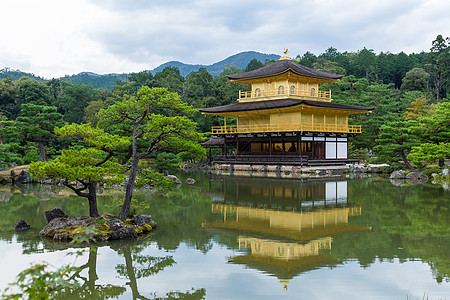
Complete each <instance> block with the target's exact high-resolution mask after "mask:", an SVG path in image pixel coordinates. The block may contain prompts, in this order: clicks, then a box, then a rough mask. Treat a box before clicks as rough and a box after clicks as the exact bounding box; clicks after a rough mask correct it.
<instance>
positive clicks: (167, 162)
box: [155, 152, 181, 172]
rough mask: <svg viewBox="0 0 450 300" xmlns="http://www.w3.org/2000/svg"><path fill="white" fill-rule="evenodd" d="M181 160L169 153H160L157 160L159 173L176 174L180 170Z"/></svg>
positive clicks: (156, 165)
mask: <svg viewBox="0 0 450 300" xmlns="http://www.w3.org/2000/svg"><path fill="white" fill-rule="evenodd" d="M180 164H181V160H180V158H179V157H178V156H177V155H175V154H173V153H169V152H161V153H158V155H157V156H156V159H155V167H156V169H157V170H159V171H168V172H175V171H176V170H177V169H180Z"/></svg>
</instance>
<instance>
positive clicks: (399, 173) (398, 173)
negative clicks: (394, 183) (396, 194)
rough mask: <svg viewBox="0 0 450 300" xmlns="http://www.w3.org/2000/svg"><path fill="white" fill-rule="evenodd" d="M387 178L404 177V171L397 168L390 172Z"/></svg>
mask: <svg viewBox="0 0 450 300" xmlns="http://www.w3.org/2000/svg"><path fill="white" fill-rule="evenodd" d="M389 179H405V171H403V170H397V171H394V172H392V173H391V175H390V176H389Z"/></svg>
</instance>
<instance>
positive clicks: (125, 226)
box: [39, 214, 157, 242]
mask: <svg viewBox="0 0 450 300" xmlns="http://www.w3.org/2000/svg"><path fill="white" fill-rule="evenodd" d="M156 226H157V225H156V222H154V221H153V220H152V219H151V216H149V215H137V216H133V218H132V219H127V220H120V219H118V218H117V217H115V216H113V215H109V214H103V215H101V216H100V217H86V216H81V217H72V216H69V217H62V218H54V219H52V220H51V221H50V222H49V223H48V224H47V225H46V226H45V227H44V228H43V229H42V230H41V232H40V233H39V234H40V235H41V236H44V237H48V238H52V239H53V240H54V241H70V240H72V239H74V238H81V237H83V236H85V235H89V236H90V239H91V240H95V241H96V242H104V241H109V240H120V239H126V238H136V237H138V235H141V234H144V233H147V232H150V231H152V230H153V229H155V228H156Z"/></svg>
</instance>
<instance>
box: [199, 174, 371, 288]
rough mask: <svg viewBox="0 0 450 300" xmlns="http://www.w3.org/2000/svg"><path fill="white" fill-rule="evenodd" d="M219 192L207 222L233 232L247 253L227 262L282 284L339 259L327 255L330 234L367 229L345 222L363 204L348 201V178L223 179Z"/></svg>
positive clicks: (207, 225) (367, 228) (331, 264)
mask: <svg viewBox="0 0 450 300" xmlns="http://www.w3.org/2000/svg"><path fill="white" fill-rule="evenodd" d="M219 195H220V193H218V192H217V191H215V192H214V198H213V203H212V207H211V209H212V213H213V214H215V215H217V216H218V215H221V217H220V219H217V220H216V221H213V222H210V223H207V224H205V226H206V227H207V228H215V229H222V230H227V231H231V232H235V233H236V234H237V242H238V245H239V249H242V250H243V249H245V250H246V251H247V254H245V255H238V256H234V257H231V258H229V262H230V263H234V264H242V265H245V266H247V267H250V268H253V269H257V270H260V271H262V272H264V273H267V274H270V275H272V276H276V277H277V278H278V279H279V280H280V282H282V283H283V284H284V285H285V288H287V283H288V282H289V280H291V279H292V278H294V277H296V276H298V275H300V274H301V273H304V272H307V271H310V270H314V269H317V268H320V267H323V266H333V265H336V264H338V263H340V261H339V259H338V258H336V257H333V256H331V255H330V254H329V253H330V251H331V247H332V241H333V236H335V235H339V234H345V233H350V232H362V231H367V230H370V227H367V226H359V225H353V224H350V223H349V218H350V217H354V216H360V215H361V206H351V205H348V197H347V182H346V181H308V182H301V181H298V180H297V181H295V180H293V181H288V180H279V181H275V180H273V179H272V180H261V178H255V179H250V178H246V179H243V180H238V181H237V182H235V184H229V181H228V180H227V181H224V182H223V189H222V197H219Z"/></svg>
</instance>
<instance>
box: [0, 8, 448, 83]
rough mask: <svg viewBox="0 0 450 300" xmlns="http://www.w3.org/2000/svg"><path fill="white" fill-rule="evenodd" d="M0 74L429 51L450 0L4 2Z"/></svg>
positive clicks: (0, 21)
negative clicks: (245, 54)
mask: <svg viewBox="0 0 450 300" xmlns="http://www.w3.org/2000/svg"><path fill="white" fill-rule="evenodd" d="M0 7H1V8H2V13H1V18H0V69H2V68H4V67H9V68H12V69H20V70H22V71H25V72H31V73H34V74H36V75H40V76H43V77H45V78H52V77H60V76H64V75H72V74H77V73H79V72H84V71H90V72H95V73H99V74H106V73H129V72H139V71H142V70H148V69H153V68H155V67H157V66H159V65H160V64H162V63H164V62H167V61H170V60H178V61H181V62H184V63H190V64H212V63H215V62H217V61H219V60H222V59H224V58H226V57H228V56H230V55H233V54H236V53H239V52H241V51H247V50H253V51H259V52H263V53H274V54H279V55H282V51H283V48H288V49H289V52H290V53H289V56H291V57H295V56H297V55H298V54H300V55H301V54H304V53H305V52H306V51H311V52H313V53H315V54H320V53H322V52H324V51H325V50H326V49H327V48H328V47H330V46H332V47H335V48H337V49H338V50H339V51H340V52H343V51H352V52H355V51H358V50H361V49H363V48H364V47H366V48H368V49H373V50H374V51H375V52H376V53H377V54H378V53H379V52H381V51H383V52H391V53H398V52H401V51H404V52H406V53H408V54H409V53H412V52H416V53H417V52H421V51H429V49H430V47H431V42H432V41H433V40H434V39H435V38H436V36H437V35H438V34H442V35H443V36H444V37H447V36H450V1H448V0H364V1H361V0H341V1H336V0H309V1H306V0H277V1H273V0H270V1H268V0H219V1H216V0H196V1H189V0H127V1H124V0H123V1H122V0H95V1H94V0H41V1H36V0H2V2H1V6H0Z"/></svg>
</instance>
